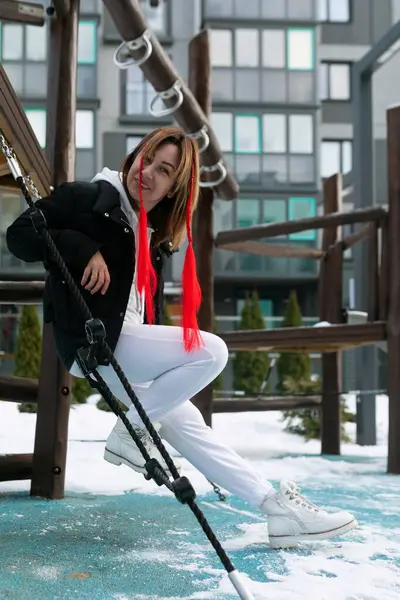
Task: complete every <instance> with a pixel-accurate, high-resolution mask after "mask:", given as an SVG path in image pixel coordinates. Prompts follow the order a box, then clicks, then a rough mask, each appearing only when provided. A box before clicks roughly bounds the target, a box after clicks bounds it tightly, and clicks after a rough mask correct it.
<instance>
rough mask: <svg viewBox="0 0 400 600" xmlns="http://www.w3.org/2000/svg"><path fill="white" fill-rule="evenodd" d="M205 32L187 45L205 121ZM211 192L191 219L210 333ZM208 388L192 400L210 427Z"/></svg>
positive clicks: (201, 318) (204, 192) (204, 324)
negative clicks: (192, 220)
mask: <svg viewBox="0 0 400 600" xmlns="http://www.w3.org/2000/svg"><path fill="white" fill-rule="evenodd" d="M210 54H211V53H210V36H209V31H208V30H206V29H203V30H202V31H200V33H198V34H197V35H196V36H194V37H193V38H192V39H191V40H190V43H189V82H188V85H189V89H190V90H191V91H192V93H193V96H194V98H196V100H197V102H198V103H199V106H200V108H201V110H202V111H203V112H204V114H205V115H206V117H207V118H208V119H209V118H210V115H211V55H210ZM213 203H214V191H213V189H212V188H202V189H201V191H200V198H199V204H198V208H197V211H196V213H195V219H194V231H193V235H194V247H195V253H196V263H197V272H198V279H199V284H200V287H201V291H202V301H201V305H200V310H199V314H198V322H199V327H200V329H201V330H202V331H209V332H212V331H213V329H214V265H213V253H214V212H213ZM212 401H213V388H212V384H210V385H207V386H206V387H205V388H203V389H202V390H201V391H200V392H199V393H198V394H196V396H195V397H194V398H193V403H194V404H195V405H196V406H197V408H198V409H199V410H200V412H201V414H202V415H203V418H204V421H205V422H206V424H207V425H210V426H211V421H212Z"/></svg>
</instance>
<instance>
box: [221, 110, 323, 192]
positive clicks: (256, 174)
mask: <svg viewBox="0 0 400 600" xmlns="http://www.w3.org/2000/svg"><path fill="white" fill-rule="evenodd" d="M211 124H212V127H213V129H214V132H215V135H216V137H217V139H218V141H219V143H220V146H221V149H222V151H223V152H224V153H225V159H226V160H227V163H228V165H229V168H231V169H232V170H233V171H234V172H235V175H236V177H237V179H238V181H239V183H240V184H242V185H243V184H250V185H252V186H254V185H257V186H260V185H262V187H269V188H274V187H279V186H281V185H287V184H288V183H289V182H290V183H293V184H305V183H311V182H313V183H314V182H315V178H316V175H315V159H314V138H315V132H314V117H313V115H312V114H305V113H298V114H289V115H287V114H279V113H266V114H248V113H247V114H236V115H234V114H232V113H227V112H214V113H212V116H211Z"/></svg>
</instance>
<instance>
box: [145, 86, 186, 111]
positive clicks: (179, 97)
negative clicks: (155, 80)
mask: <svg viewBox="0 0 400 600" xmlns="http://www.w3.org/2000/svg"><path fill="white" fill-rule="evenodd" d="M174 96H176V102H175V104H173V105H172V106H169V107H168V108H163V109H161V110H158V111H157V110H154V105H155V103H156V102H157V100H158V99H160V100H163V101H164V100H170V99H171V98H173V97H174ZM182 102H183V93H182V84H181V82H180V81H175V83H174V85H173V86H172V87H170V88H169V89H168V90H165V91H164V92H156V95H155V96H154V98H153V100H152V101H151V102H150V107H149V113H150V114H151V115H152V116H153V117H167V116H168V115H172V114H173V113H174V112H175V111H176V110H178V108H179V107H180V106H181V104H182Z"/></svg>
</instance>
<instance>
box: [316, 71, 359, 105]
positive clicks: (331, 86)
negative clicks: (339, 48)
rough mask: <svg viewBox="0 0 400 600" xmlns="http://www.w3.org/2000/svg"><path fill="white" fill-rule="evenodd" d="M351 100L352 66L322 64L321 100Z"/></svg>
mask: <svg viewBox="0 0 400 600" xmlns="http://www.w3.org/2000/svg"><path fill="white" fill-rule="evenodd" d="M350 98H351V64H350V63H332V62H330V63H321V66H320V99H321V100H345V101H348V100H350Z"/></svg>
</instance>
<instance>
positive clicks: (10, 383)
mask: <svg viewBox="0 0 400 600" xmlns="http://www.w3.org/2000/svg"><path fill="white" fill-rule="evenodd" d="M38 389H39V383H38V380H37V379H30V378H28V377H14V376H7V375H0V400H3V401H5V402H32V403H35V402H37V400H38Z"/></svg>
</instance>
